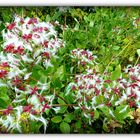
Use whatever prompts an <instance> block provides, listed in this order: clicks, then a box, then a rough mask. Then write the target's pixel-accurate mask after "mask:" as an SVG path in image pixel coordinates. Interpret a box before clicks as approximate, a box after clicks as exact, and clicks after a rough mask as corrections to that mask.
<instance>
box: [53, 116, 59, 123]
mask: <svg viewBox="0 0 140 140" xmlns="http://www.w3.org/2000/svg"><path fill="white" fill-rule="evenodd" d="M51 121H52V122H54V123H60V122H61V121H62V117H61V116H55V117H53V118H52V119H51Z"/></svg>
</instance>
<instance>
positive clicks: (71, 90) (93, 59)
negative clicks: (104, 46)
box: [0, 15, 140, 133]
mask: <svg viewBox="0 0 140 140" xmlns="http://www.w3.org/2000/svg"><path fill="white" fill-rule="evenodd" d="M85 19H86V18H85ZM90 26H91V23H90ZM5 27H6V28H5V29H4V30H3V31H2V36H3V42H2V44H1V51H0V91H1V93H2V97H0V102H1V105H0V109H1V110H0V116H1V117H0V126H1V128H0V131H1V132H5V133H43V132H44V133H49V132H54V130H55V129H56V130H57V131H58V132H62V133H70V132H75V133H77V132H81V131H82V132H83V131H84V129H85V128H87V127H88V129H89V130H92V129H93V127H94V126H96V125H97V126H98V123H99V124H102V126H101V127H102V128H103V131H105V132H110V131H112V130H114V129H115V128H118V127H119V128H123V127H124V126H125V125H126V124H128V121H129V123H132V122H134V121H135V122H136V123H137V124H139V122H140V109H139V108H140V64H136V65H135V66H132V65H128V66H127V67H126V68H124V70H122V68H121V65H116V66H115V68H114V69H113V70H112V71H109V70H108V67H107V68H106V69H105V71H104V72H101V71H100V66H99V65H100V60H99V59H98V54H96V53H94V52H93V50H92V49H91V48H88V49H85V48H83V47H81V46H80V47H75V48H72V47H71V48H68V46H67V43H68V42H65V34H61V33H59V32H58V31H57V27H59V28H60V29H62V30H64V26H61V25H60V24H59V22H54V23H53V22H41V21H40V19H38V18H29V17H26V18H21V17H20V16H17V15H16V16H15V18H14V21H13V22H12V23H6V25H5ZM65 31H66V32H67V31H69V27H68V26H65ZM62 37H63V39H62ZM95 54H96V55H95ZM93 125H94V126H93ZM81 128H82V129H81ZM95 129H96V127H95ZM42 130H43V131H42ZM91 132H92V131H91Z"/></svg>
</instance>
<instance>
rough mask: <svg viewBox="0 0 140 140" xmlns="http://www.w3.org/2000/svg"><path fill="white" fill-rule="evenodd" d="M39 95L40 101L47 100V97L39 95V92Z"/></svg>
mask: <svg viewBox="0 0 140 140" xmlns="http://www.w3.org/2000/svg"><path fill="white" fill-rule="evenodd" d="M37 96H38V98H39V101H40V102H43V101H45V98H44V97H43V96H41V95H39V94H38V95H37Z"/></svg>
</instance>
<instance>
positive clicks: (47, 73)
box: [0, 7, 140, 133]
mask: <svg viewBox="0 0 140 140" xmlns="http://www.w3.org/2000/svg"><path fill="white" fill-rule="evenodd" d="M92 9H94V10H95V12H88V11H84V10H83V9H82V8H76V7H1V8H0V21H1V22H0V32H1V31H2V30H3V29H4V28H5V24H4V23H7V22H12V17H13V15H14V14H18V15H20V16H22V17H27V16H29V17H39V18H40V19H41V20H42V21H44V22H51V23H53V24H54V23H55V21H59V23H60V24H61V25H63V26H64V27H67V29H65V28H64V29H60V28H59V27H58V28H56V30H58V32H59V33H60V37H61V38H63V39H64V42H65V48H62V49H61V50H60V51H59V52H58V53H59V58H52V60H51V62H52V63H53V65H54V67H49V68H48V69H47V70H45V69H44V67H43V66H41V65H40V66H34V67H30V68H28V69H32V75H31V78H32V79H34V80H33V81H29V83H30V84H31V85H33V84H34V83H36V81H38V80H40V81H41V82H42V83H44V82H48V81H50V83H49V84H50V88H49V90H48V91H45V92H47V94H52V93H54V91H55V93H56V94H57V95H56V99H55V100H54V102H53V103H54V104H55V105H56V104H57V105H58V107H59V109H58V110H57V112H55V113H54V110H53V109H52V110H46V112H45V113H44V116H45V117H46V119H47V120H48V121H50V122H49V125H50V126H48V129H50V130H48V132H49V131H50V133H51V132H52V133H109V132H112V133H113V132H114V130H115V131H116V132H115V133H117V132H120V131H119V130H118V129H117V128H120V126H122V129H123V128H124V129H125V131H126V132H128V133H129V131H131V129H132V128H131V127H127V128H125V125H126V124H129V123H130V124H129V125H128V126H131V124H132V122H131V121H130V120H129V117H128V114H129V113H130V111H132V110H131V109H130V108H129V106H126V105H121V106H118V107H116V108H115V107H114V104H113V105H112V106H111V107H108V106H103V107H99V108H97V109H96V110H94V116H92V117H91V118H93V119H94V122H91V126H89V125H88V121H89V120H88V121H87V120H86V119H85V118H84V117H83V115H82V112H81V110H80V109H75V108H76V106H77V102H76V101H75V100H74V97H73V95H74V94H76V93H74V92H73V91H70V89H67V87H66V86H67V85H68V83H69V82H71V81H74V80H73V79H74V78H72V76H73V77H74V75H75V74H77V73H78V74H79V73H81V72H82V71H84V70H85V68H84V67H81V68H80V69H78V65H77V63H76V62H75V61H73V60H71V59H70V57H69V54H70V51H71V50H73V49H75V48H80V49H85V50H90V51H92V52H93V54H94V55H97V56H98V59H97V62H98V67H96V70H97V71H98V72H99V71H100V73H104V71H105V70H106V68H107V70H108V71H109V72H110V73H111V79H110V80H112V81H114V80H117V79H118V78H119V77H120V76H122V75H123V73H122V71H123V69H124V68H126V65H127V64H132V65H134V64H135V63H138V62H139V59H138V57H140V33H139V29H140V26H139V24H140V23H137V25H138V27H136V26H134V25H133V22H134V21H135V19H138V18H139V15H140V10H139V8H136V7H135V8H134V7H125V8H124V7H120V8H118V7H108V8H107V7H92ZM134 18H135V19H134ZM2 42H3V40H2V35H1V34H0V45H1V43H2ZM107 86H108V85H107ZM68 91H69V92H70V93H69V95H66V93H67V92H68ZM14 97H15V94H14V93H13V91H12V90H10V89H7V88H5V87H0V109H5V108H7V106H8V105H9V103H10V102H11V99H13V98H14ZM115 100H117V95H114V102H115ZM96 102H97V105H101V104H103V103H105V102H107V99H105V98H104V96H103V95H99V96H97V97H96ZM73 104H74V105H73ZM75 104H76V105H75ZM68 105H70V106H68ZM72 105H73V106H72ZM124 109H125V110H124ZM110 112H112V113H113V115H114V117H113V115H110ZM54 114H55V116H54ZM48 118H49V119H48ZM127 122H129V123H127ZM133 123H134V122H133ZM112 126H113V130H112ZM134 126H135V125H134ZM25 129H26V126H25ZM42 129H43V128H42V126H41V124H40V123H37V122H30V128H29V131H30V132H34V133H41V132H42ZM54 130H56V132H54ZM122 131H123V130H122ZM122 131H121V132H122ZM133 132H135V130H133Z"/></svg>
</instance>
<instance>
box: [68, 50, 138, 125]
mask: <svg viewBox="0 0 140 140" xmlns="http://www.w3.org/2000/svg"><path fill="white" fill-rule="evenodd" d="M74 52H75V51H74ZM78 52H84V54H87V52H86V51H83V50H81V51H80V50H78ZM91 55H92V54H91ZM77 56H78V55H77ZM70 93H71V94H73V97H74V98H75V102H77V103H78V106H79V108H80V109H82V110H83V112H84V113H83V114H84V116H85V117H86V118H88V119H89V122H90V123H91V122H92V121H93V120H94V119H93V118H94V117H93V116H94V111H95V110H96V109H97V108H102V107H104V106H107V107H117V106H120V105H126V108H123V109H122V111H124V112H125V111H126V109H127V107H130V108H133V107H134V108H139V107H140V65H139V64H138V65H136V66H134V67H132V66H130V65H129V66H128V67H127V68H126V69H125V75H123V76H122V75H121V76H120V77H118V78H117V79H116V80H111V74H110V73H105V74H104V75H102V74H100V73H98V72H96V71H95V70H93V69H92V68H90V67H89V69H88V70H86V72H85V73H84V74H77V75H75V78H74V82H71V83H70V84H69V85H68V86H67V94H66V95H69V94H70ZM109 111H110V112H109V113H110V115H111V116H112V117H115V115H114V114H113V111H112V110H111V109H110V110H109Z"/></svg>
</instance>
